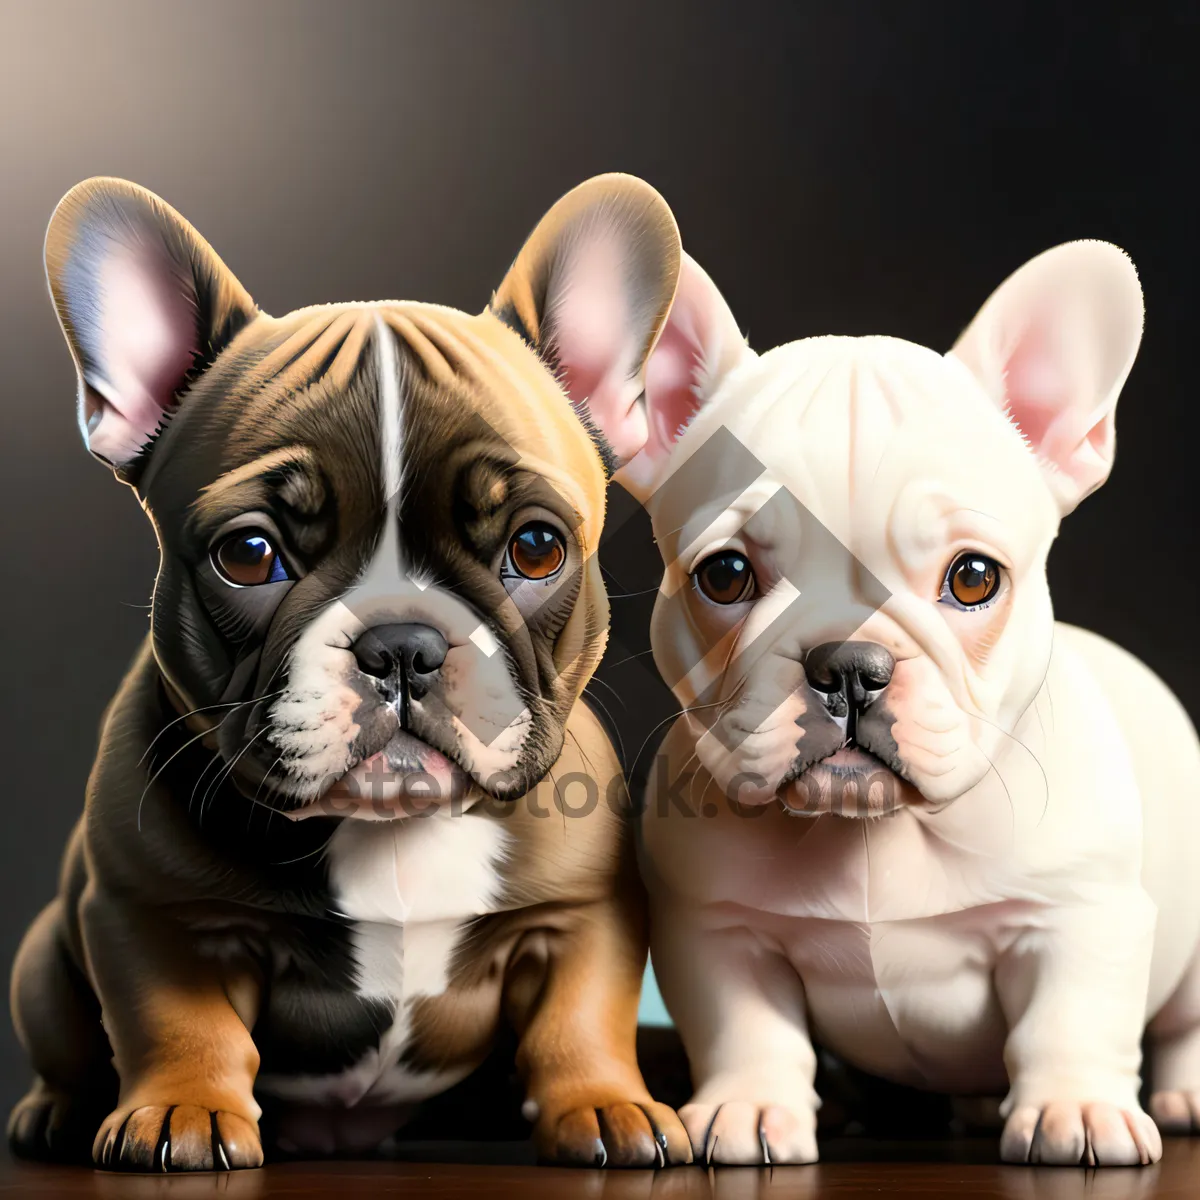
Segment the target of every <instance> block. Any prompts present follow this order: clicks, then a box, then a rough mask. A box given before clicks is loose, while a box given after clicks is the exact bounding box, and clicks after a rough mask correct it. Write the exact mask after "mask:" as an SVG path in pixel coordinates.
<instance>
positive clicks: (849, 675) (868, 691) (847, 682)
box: [804, 642, 896, 716]
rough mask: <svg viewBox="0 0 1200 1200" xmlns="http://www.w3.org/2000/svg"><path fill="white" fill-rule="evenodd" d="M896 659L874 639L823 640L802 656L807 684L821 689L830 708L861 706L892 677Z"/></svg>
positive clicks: (842, 711)
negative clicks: (869, 640) (866, 640)
mask: <svg viewBox="0 0 1200 1200" xmlns="http://www.w3.org/2000/svg"><path fill="white" fill-rule="evenodd" d="M895 667H896V660H895V659H894V658H893V657H892V655H891V653H890V652H889V651H888V650H887V649H886V648H885V647H883V646H880V645H879V644H878V643H876V642H824V643H822V644H821V645H820V646H814V647H813V648H812V649H811V650H810V651H809V652H808V653H807V654H806V655H805V656H804V672H805V674H806V675H807V676H808V684H809V687H811V688H814V689H815V690H816V691H818V692H824V693H825V703H826V705H828V706H829V708H830V710H831V711H833V710H834V709H837V710H840V711H838V712H837V713H836V714H835V715H839V716H841V715H844V714H845V713H846V712H847V711H848V710H849V709H851V708H856V709H862V708H866V706H867V705H868V704H869V703H870V702H871V701H872V700H873V699H875V696H874V693H876V692H881V691H882V690H883V689H884V688H885V687H887V685H888V684H889V683H890V682H891V680H892V671H893V670H895Z"/></svg>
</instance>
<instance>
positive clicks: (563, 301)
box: [489, 174, 680, 468]
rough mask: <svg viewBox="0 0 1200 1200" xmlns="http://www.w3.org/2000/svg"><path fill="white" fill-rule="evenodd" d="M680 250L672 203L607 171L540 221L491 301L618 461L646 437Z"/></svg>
mask: <svg viewBox="0 0 1200 1200" xmlns="http://www.w3.org/2000/svg"><path fill="white" fill-rule="evenodd" d="M679 256H680V243H679V230H678V228H677V227H676V225H675V218H674V217H673V216H672V215H671V210H670V209H669V208H668V207H667V204H666V201H665V200H663V198H662V197H661V196H660V195H659V194H658V193H657V192H656V191H655V190H654V189H653V188H652V187H651V186H650V185H649V184H648V183H644V182H643V181H642V180H640V179H636V178H635V177H634V176H632V175H616V174H614V175H598V176H596V178H594V179H589V180H588V181H587V182H586V183H581V184H580V185H579V186H578V187H577V188H575V189H573V190H572V191H570V192H568V193H567V194H566V195H565V196H564V197H563V198H562V199H561V200H559V201H558V203H557V204H555V205H554V207H553V208H551V209H550V211H549V212H548V213H547V214H546V215H545V216H544V217H543V218H542V219H541V221H540V222H539V223H538V225H537V228H536V229H534V231H533V233H532V234H530V236H529V239H528V241H526V243H525V245H524V247H522V249H521V252H520V254H518V255H517V258H516V261H515V262H514V263H513V265H512V267H511V268H510V269H509V272H508V274H507V275H506V276H505V277H504V281H503V282H502V283H501V284H500V286H499V287H498V288H497V289H496V293H495V295H494V296H493V297H492V302H491V304H490V305H489V308H490V311H491V312H492V313H493V314H495V316H497V317H498V318H499V319H500V320H501V321H503V322H504V323H505V324H506V325H508V326H509V327H510V328H512V329H514V330H515V331H516V332H517V333H519V334H520V335H521V336H522V337H523V338H525V340H526V341H527V342H529V343H530V345H532V346H533V347H534V349H535V350H537V352H538V353H539V354H540V355H541V356H542V358H543V359H544V360H545V362H546V364H547V366H548V367H549V368H550V369H551V370H552V371H553V372H554V373H555V374H556V376H557V377H558V380H559V382H560V383H561V384H562V386H563V389H564V390H565V391H566V393H567V395H568V397H569V398H570V400H571V403H572V405H573V406H574V408H575V410H576V412H577V413H578V414H579V416H580V418H581V419H582V420H583V421H584V422H585V424H589V425H590V426H592V428H593V429H594V430H595V431H597V432H598V433H599V434H600V435H601V437H602V438H603V442H604V446H603V447H602V449H604V450H606V451H607V453H606V454H605V457H606V458H607V459H608V466H609V467H610V468H612V467H616V466H620V465H621V464H623V463H626V462H628V461H629V460H630V459H631V458H632V457H633V456H634V455H635V454H637V453H638V452H639V451H640V450H641V449H642V447H643V446H644V445H645V443H646V437H647V433H648V427H647V421H646V410H645V400H644V392H645V386H646V381H645V372H646V363H647V360H648V359H649V357H650V352H651V351H652V350H653V349H654V345H655V342H656V341H657V340H658V336H659V333H660V332H661V330H662V327H663V325H664V323H665V322H666V319H667V313H668V311H669V310H670V307H671V300H672V298H673V297H674V295H675V287H676V283H677V281H678V279H679Z"/></svg>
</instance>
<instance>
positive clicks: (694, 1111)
mask: <svg viewBox="0 0 1200 1200" xmlns="http://www.w3.org/2000/svg"><path fill="white" fill-rule="evenodd" d="M679 1119H680V1120H681V1121H682V1122H683V1127H684V1128H685V1129H686V1130H687V1132H688V1137H689V1138H691V1141H692V1157H693V1158H694V1159H695V1160H696V1161H697V1162H703V1163H726V1164H730V1165H738V1166H764V1165H766V1166H778V1165H779V1164H781V1163H813V1162H816V1161H817V1116H816V1113H815V1112H814V1111H813V1110H812V1109H811V1108H805V1109H794V1108H787V1107H785V1106H784V1105H781V1104H758V1103H755V1102H753V1101H747V1100H730V1101H727V1102H726V1103H724V1104H685V1105H684V1106H683V1108H681V1109H680V1110H679Z"/></svg>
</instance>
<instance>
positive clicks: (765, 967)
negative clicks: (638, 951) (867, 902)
mask: <svg viewBox="0 0 1200 1200" xmlns="http://www.w3.org/2000/svg"><path fill="white" fill-rule="evenodd" d="M651 945H652V961H653V963H654V971H655V975H656V977H657V979H658V983H659V987H660V989H661V990H662V993H663V999H664V1000H665V1001H666V1003H667V1007H668V1009H669V1010H670V1012H671V1015H672V1017H673V1018H674V1019H675V1023H676V1025H677V1026H678V1027H679V1032H680V1034H681V1036H682V1037H683V1043H684V1047H685V1048H686V1050H687V1053H688V1061H689V1062H690V1064H691V1069H692V1081H693V1083H694V1085H695V1088H696V1091H695V1094H694V1095H693V1096H692V1099H691V1101H690V1102H689V1103H688V1104H687V1105H686V1106H685V1107H684V1108H682V1109H680V1112H679V1115H680V1117H681V1118H682V1119H683V1123H684V1125H685V1126H686V1127H687V1131H688V1135H689V1137H690V1139H691V1143H692V1152H693V1154H694V1155H695V1157H696V1158H697V1159H702V1160H704V1161H706V1162H710V1163H742V1164H777V1163H807V1162H816V1161H817V1137H816V1111H817V1108H818V1107H819V1105H820V1101H819V1100H818V1099H817V1094H816V1092H815V1091H814V1090H813V1079H814V1077H815V1075H816V1069H817V1060H816V1054H815V1052H814V1051H813V1047H812V1043H811V1041H810V1040H809V1036H808V1021H807V1014H806V1007H805V1000H804V985H803V983H802V982H801V980H800V977H799V975H798V974H797V973H796V970H795V968H794V967H793V966H792V964H791V963H790V962H788V961H787V959H786V958H785V957H784V956H783V955H782V954H781V953H779V952H778V951H777V950H775V949H773V948H772V947H770V946H768V945H767V944H765V943H764V942H763V940H762V939H760V937H759V935H758V934H756V933H755V932H754V931H753V930H751V929H748V928H746V927H745V926H744V925H729V926H726V925H721V926H715V925H710V924H709V923H708V922H706V921H705V919H704V916H703V914H702V913H697V912H695V911H691V910H689V909H688V908H687V906H685V905H682V904H678V905H671V906H669V909H668V907H667V906H665V905H662V906H658V907H656V908H655V910H654V912H653V918H652V933H651Z"/></svg>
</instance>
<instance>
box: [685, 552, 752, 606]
mask: <svg viewBox="0 0 1200 1200" xmlns="http://www.w3.org/2000/svg"><path fill="white" fill-rule="evenodd" d="M692 579H693V580H695V583H696V587H697V588H699V589H700V591H701V592H702V593H703V594H704V595H705V596H707V597H708V599H709V600H711V601H712V602H713V603H714V604H737V603H738V602H739V601H741V600H749V599H750V598H751V597H752V596H753V595H754V568H753V567H751V566H750V560H749V559H748V558H746V556H745V555H744V554H741V553H740V552H738V551H737V550H722V551H721V553H720V554H714V555H712V557H711V558H706V559H705V560H704V561H703V562H702V563H701V564H700V565H699V566H698V567H697V568H696V569H695V570H694V571H693V572H692Z"/></svg>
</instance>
